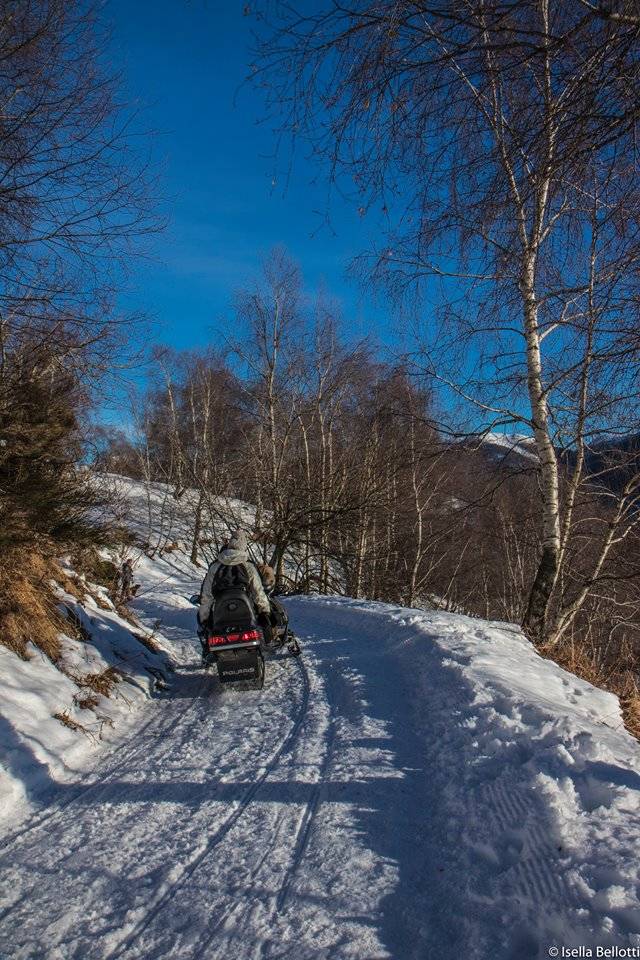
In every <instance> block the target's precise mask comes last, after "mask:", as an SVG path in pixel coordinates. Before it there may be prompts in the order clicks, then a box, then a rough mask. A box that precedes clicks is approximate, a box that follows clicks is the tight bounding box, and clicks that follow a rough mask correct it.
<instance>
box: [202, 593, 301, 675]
mask: <svg viewBox="0 0 640 960" xmlns="http://www.w3.org/2000/svg"><path fill="white" fill-rule="evenodd" d="M271 632H272V638H271V641H270V642H269V643H267V641H266V639H265V636H264V631H263V629H262V627H261V626H260V623H259V621H258V617H257V614H256V611H255V607H254V605H253V602H252V600H251V597H250V596H249V595H248V593H246V591H245V590H243V589H242V588H241V587H234V588H230V589H227V590H224V591H222V592H221V593H219V594H217V595H216V598H215V603H214V605H213V609H212V611H211V614H210V615H209V620H208V622H207V624H206V627H205V630H204V642H203V655H202V660H203V663H204V665H205V666H212V665H213V664H214V663H215V665H216V666H217V668H218V677H219V678H220V681H221V682H222V683H233V682H238V681H252V682H253V683H254V685H255V687H256V688H257V689H258V690H261V689H262V687H263V685H264V673H265V655H268V654H269V653H272V652H275V651H276V650H280V649H282V647H284V646H286V647H287V649H288V651H289V653H290V654H291V655H292V656H296V657H297V656H299V654H300V647H299V645H298V641H297V640H296V638H295V637H294V635H293V634H292V633H291V631H290V629H289V617H288V614H287V612H286V610H285V609H284V607H283V606H282V604H280V603H278V601H276V600H274V599H272V600H271Z"/></svg>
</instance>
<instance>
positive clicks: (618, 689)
mask: <svg viewBox="0 0 640 960" xmlns="http://www.w3.org/2000/svg"><path fill="white" fill-rule="evenodd" d="M540 653H541V654H542V655H543V656H544V657H547V658H548V659H550V660H553V661H555V662H556V663H558V664H559V665H560V666H561V667H563V668H564V669H565V670H568V671H569V672H570V673H574V674H575V675H576V676H577V677H580V678H581V679H582V680H586V681H587V682H588V683H591V684H593V686H594V687H600V689H602V690H607V691H609V693H614V694H615V695H616V696H617V697H618V699H619V700H620V707H621V709H622V717H623V720H624V725H625V727H626V729H627V730H628V731H629V733H630V734H631V735H632V736H634V737H635V738H636V739H637V740H640V689H639V687H638V674H637V671H636V670H635V669H634V668H633V664H634V663H635V655H634V654H633V653H632V651H618V656H617V657H616V659H614V660H613V661H612V662H610V663H605V662H602V661H601V660H600V658H599V656H598V651H597V650H596V649H594V648H590V649H588V650H581V649H580V647H579V646H577V645H576V644H573V643H570V642H568V643H566V644H561V645H559V646H557V647H551V648H541V649H540Z"/></svg>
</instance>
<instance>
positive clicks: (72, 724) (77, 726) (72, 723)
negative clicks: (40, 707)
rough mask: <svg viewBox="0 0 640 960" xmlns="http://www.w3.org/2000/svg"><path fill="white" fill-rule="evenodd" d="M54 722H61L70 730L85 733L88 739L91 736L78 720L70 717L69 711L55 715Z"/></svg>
mask: <svg viewBox="0 0 640 960" xmlns="http://www.w3.org/2000/svg"><path fill="white" fill-rule="evenodd" d="M53 718H54V720H59V721H60V723H61V724H62V725H63V727H67V728H68V729H69V730H73V731H74V732H75V731H80V732H81V733H84V734H85V735H86V736H87V737H88V736H90V733H89V731H88V730H87V728H86V727H83V726H82V724H81V723H78V721H77V720H74V719H73V717H71V716H70V715H69V711H68V710H62V711H61V712H60V713H54V714H53Z"/></svg>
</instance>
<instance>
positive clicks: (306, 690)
mask: <svg viewBox="0 0 640 960" xmlns="http://www.w3.org/2000/svg"><path fill="white" fill-rule="evenodd" d="M296 662H297V663H298V664H299V665H300V673H301V676H302V697H301V699H300V703H299V705H298V708H297V713H296V716H295V719H294V722H293V724H292V726H291V729H290V730H289V733H288V734H287V736H286V737H285V739H284V740H283V741H282V743H281V744H280V746H279V747H278V748H277V750H276V751H275V752H274V753H273V754H272V756H271V757H270V759H269V761H268V763H267V764H265V765H264V767H263V769H262V772H261V773H260V775H259V776H258V778H257V779H256V780H255V781H254V783H253V784H252V785H251V786H250V787H249V788H248V790H246V791H245V793H244V795H243V796H242V797H241V798H240V800H239V801H238V805H237V807H236V809H235V810H234V811H233V813H231V814H230V815H229V816H228V817H227V819H226V820H224V821H223V822H222V823H221V824H220V825H219V826H218V828H217V829H216V830H215V832H214V833H213V834H212V835H211V837H210V838H209V839H208V841H207V843H206V845H205V847H204V849H202V850H201V851H200V852H199V853H197V854H196V855H195V856H194V857H193V858H192V859H191V860H188V861H187V862H186V863H185V864H184V866H183V868H182V870H181V871H180V875H179V876H178V878H177V879H176V880H174V881H173V882H172V883H170V884H169V886H167V887H166V888H165V889H164V890H163V892H162V893H161V894H160V896H159V897H158V898H157V900H156V901H155V903H153V904H151V905H150V908H149V910H148V912H147V913H146V914H145V916H144V917H143V918H142V920H141V921H140V922H139V923H138V924H137V925H136V926H135V927H134V929H133V930H132V931H131V932H130V933H129V934H128V935H127V936H126V937H125V938H124V940H123V941H121V942H120V944H118V946H117V947H116V948H115V950H113V951H112V952H111V953H109V954H107V955H106V956H105V957H104V960H118V958H119V957H122V956H124V955H125V953H126V952H127V951H128V950H129V949H130V947H132V946H133V944H134V943H135V942H136V941H137V940H138V939H139V938H140V937H141V936H142V934H143V933H144V932H145V930H147V929H148V928H149V927H150V926H151V924H152V923H153V921H154V920H155V918H156V917H157V916H158V914H159V913H160V911H161V910H162V909H163V907H164V906H165V905H166V904H167V903H168V902H169V901H170V900H171V899H172V898H173V896H174V895H175V893H176V892H177V891H178V890H180V888H181V887H183V886H184V884H185V883H187V881H188V880H189V878H190V877H191V876H192V874H193V873H194V872H195V871H196V870H197V869H198V867H199V866H200V864H202V863H203V862H204V861H205V860H206V859H207V858H208V857H209V855H210V854H211V853H212V852H213V850H214V849H215V848H216V847H217V846H218V844H219V843H220V842H221V841H222V840H224V838H225V837H226V836H227V834H228V833H229V831H230V830H231V829H232V828H233V827H234V826H235V824H236V823H237V822H238V821H239V820H240V819H241V817H242V816H243V815H244V814H245V813H246V812H247V809H248V808H249V806H250V804H251V802H252V801H253V800H254V799H255V797H256V794H257V793H258V791H259V790H260V787H261V786H262V785H263V784H264V782H265V781H266V780H267V778H268V777H269V774H270V773H271V772H272V771H273V770H274V768H275V767H276V766H277V764H278V763H279V761H280V760H281V758H282V757H283V756H284V755H285V754H286V753H288V752H289V751H290V750H291V749H292V748H293V746H294V745H295V743H296V740H297V738H298V733H299V732H300V729H301V727H302V724H303V722H304V719H305V716H306V713H307V709H308V706H309V698H310V693H311V685H310V682H309V675H308V673H307V668H306V666H305V665H304V662H303V661H302V660H301V659H300V658H297V659H296ZM265 856H266V855H265ZM264 859H265V857H262V858H261V860H260V863H259V866H261V865H262V863H263V862H264ZM232 910H233V908H232V909H231V910H230V911H228V913H227V914H225V915H224V916H223V917H222V918H219V920H218V922H217V923H216V924H215V925H214V927H213V929H209V930H207V931H205V933H206V936H207V939H208V938H209V936H210V935H211V934H212V933H213V932H215V930H216V929H219V928H220V926H222V925H223V924H224V922H225V921H226V919H227V918H228V916H229V914H230V913H231V912H232ZM203 938H204V935H203V937H202V938H200V942H201V940H202V939H203ZM201 955H202V954H195V956H201Z"/></svg>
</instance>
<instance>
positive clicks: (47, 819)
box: [0, 677, 206, 920]
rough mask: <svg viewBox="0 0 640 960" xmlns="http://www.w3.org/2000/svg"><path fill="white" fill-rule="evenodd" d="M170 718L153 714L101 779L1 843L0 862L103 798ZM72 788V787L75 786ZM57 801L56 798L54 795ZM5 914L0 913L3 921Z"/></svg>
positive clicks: (170, 723)
mask: <svg viewBox="0 0 640 960" xmlns="http://www.w3.org/2000/svg"><path fill="white" fill-rule="evenodd" d="M205 680H206V677H205V678H203V679H202V680H201V683H200V689H199V691H198V696H197V697H196V698H195V699H194V700H192V701H190V702H188V703H187V705H186V706H185V708H184V709H183V710H182V712H181V713H180V720H182V719H183V718H184V717H185V716H186V715H187V713H188V712H189V711H190V710H193V708H194V704H195V703H197V702H198V701H199V700H201V699H202V693H203V691H204V689H205V686H206V682H205ZM158 699H170V697H168V698H165V697H162V698H158ZM165 719H166V718H165V717H163V716H162V714H160V723H158V716H153V717H151V719H150V720H148V721H147V722H146V723H145V724H143V726H142V727H140V729H139V730H137V731H136V732H135V734H134V735H135V744H134V746H133V747H132V748H130V749H127V745H125V744H123V745H122V746H121V747H116V749H115V750H113V751H112V752H111V754H110V756H111V757H114V756H115V757H116V758H117V762H116V763H115V764H114V765H113V766H112V767H109V768H108V769H107V770H105V771H104V772H103V771H102V770H101V769H96V771H94V772H96V773H98V775H99V777H100V779H98V780H92V781H91V782H90V783H86V782H85V781H84V780H83V781H81V782H80V783H79V784H78V785H77V787H76V789H74V790H73V792H72V793H71V795H70V796H69V797H67V798H66V799H65V800H61V801H60V802H59V803H56V805H55V807H54V809H53V810H50V811H48V812H45V813H43V814H42V815H41V816H38V817H36V818H35V819H32V820H31V821H30V822H29V823H28V824H27V826H25V827H23V828H22V829H19V830H16V831H15V832H14V833H12V834H9V835H8V836H6V837H5V838H4V839H3V841H2V844H0V863H3V862H4V861H5V860H6V859H8V858H9V857H11V856H12V854H13V853H14V850H15V848H16V846H20V841H22V840H24V839H25V838H30V837H31V835H32V834H33V833H35V832H36V831H37V830H39V829H40V827H43V826H44V825H45V824H46V825H47V826H48V827H51V826H52V825H54V824H55V823H56V822H57V821H58V820H63V819H64V816H65V815H66V813H67V811H68V809H69V807H71V806H72V805H73V804H75V803H77V802H78V801H79V800H85V799H86V797H87V796H89V795H91V794H93V793H95V796H96V797H99V796H100V795H101V794H102V793H103V792H104V790H105V789H106V788H107V787H108V786H109V785H110V784H111V783H112V782H113V778H114V776H115V775H116V774H118V773H120V771H121V770H123V769H124V768H125V767H127V766H128V765H129V764H130V763H131V761H132V760H135V758H136V757H137V756H139V755H140V754H141V753H143V752H144V750H145V749H146V747H147V740H148V737H145V736H144V734H145V733H146V732H147V731H148V730H149V729H150V728H153V726H154V725H155V724H158V726H159V728H160V733H158V734H157V736H161V735H162V731H163V730H164V729H165V727H166V726H171V727H173V726H174V724H175V718H174V717H170V718H168V720H167V722H166V724H164V725H163V724H162V720H165ZM71 789H72V788H71ZM54 803H55V797H54ZM1 919H2V916H0V920H1Z"/></svg>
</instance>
